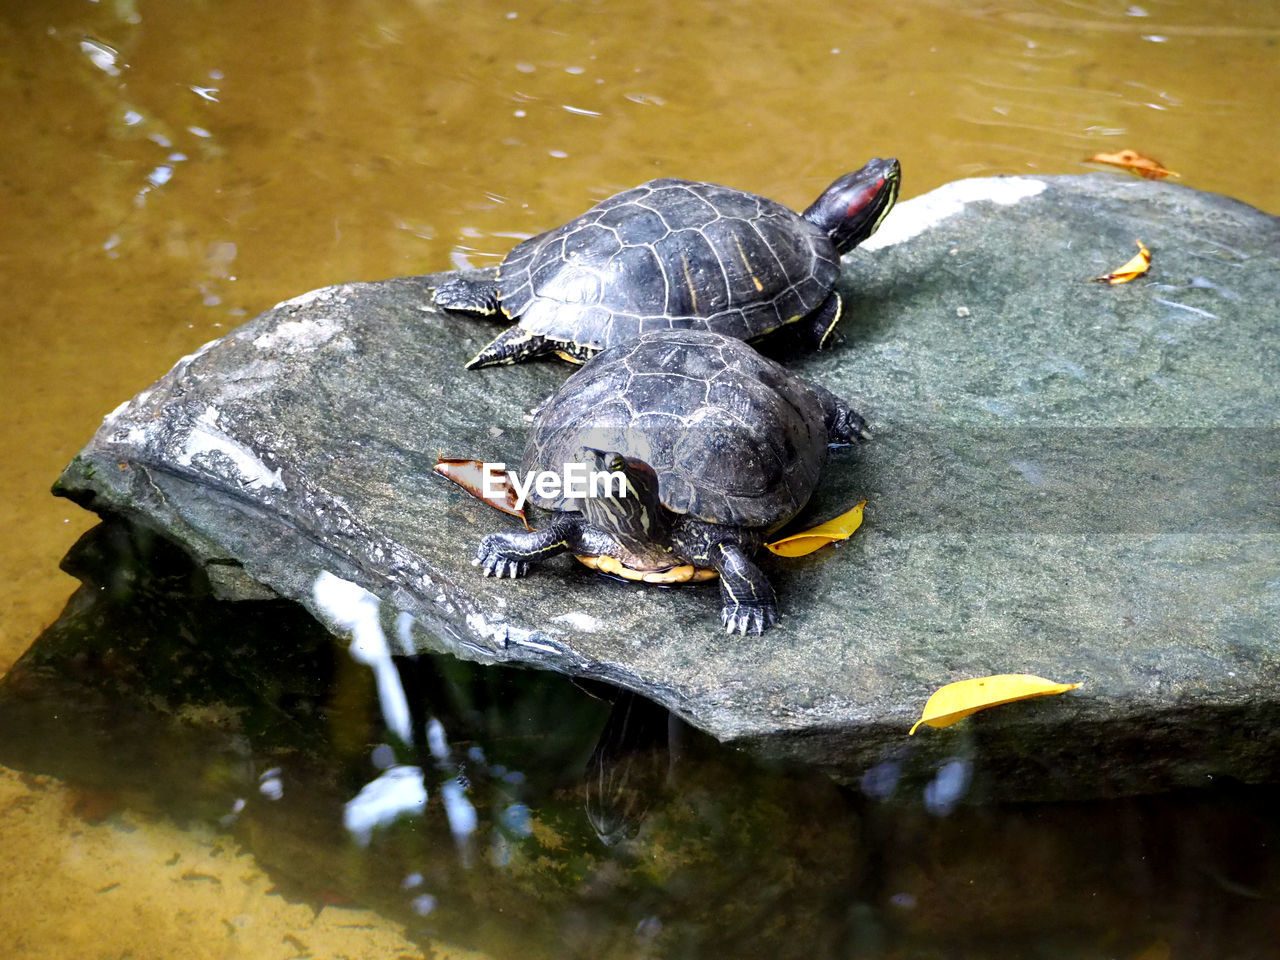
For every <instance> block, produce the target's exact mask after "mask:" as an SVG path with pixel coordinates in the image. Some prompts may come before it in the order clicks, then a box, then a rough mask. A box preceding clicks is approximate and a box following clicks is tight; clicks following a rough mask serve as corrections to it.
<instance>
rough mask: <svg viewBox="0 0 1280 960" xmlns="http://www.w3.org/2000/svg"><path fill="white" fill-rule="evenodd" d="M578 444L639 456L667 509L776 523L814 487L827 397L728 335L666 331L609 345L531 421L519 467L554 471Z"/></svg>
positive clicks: (563, 506) (547, 504)
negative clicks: (823, 398)
mask: <svg viewBox="0 0 1280 960" xmlns="http://www.w3.org/2000/svg"><path fill="white" fill-rule="evenodd" d="M584 447H589V448H592V449H596V450H600V451H604V452H612V453H620V454H622V455H623V456H626V457H629V458H633V459H638V460H642V461H644V462H645V463H646V464H648V465H649V466H650V467H652V468H653V470H654V471H655V472H656V473H657V475H658V489H659V497H660V499H661V500H662V503H663V506H665V507H666V508H667V509H668V510H671V511H673V512H675V513H681V514H689V515H691V516H693V517H696V518H697V519H699V520H705V521H708V522H710V523H724V524H734V525H737V526H749V527H762V528H765V529H773V528H775V527H778V526H781V525H782V524H783V523H786V522H787V521H788V520H790V519H791V518H792V517H794V516H795V515H796V514H797V513H798V512H799V511H800V509H801V508H802V507H803V506H804V505H805V503H807V502H808V500H809V497H810V495H811V494H812V493H813V491H814V489H815V487H816V486H817V484H818V477H819V475H820V473H821V471H822V466H823V464H824V463H825V462H826V457H827V429H826V423H825V420H824V416H823V407H822V401H821V400H820V399H819V398H818V396H817V394H816V393H815V391H814V390H813V388H812V387H810V386H809V384H807V383H806V382H805V381H804V380H802V379H801V378H800V377H798V376H796V375H795V374H793V373H791V372H790V371H789V370H787V369H786V368H785V367H783V366H781V365H780V364H777V363H775V362H773V361H772V360H768V359H766V358H765V357H762V356H760V354H758V353H757V352H756V351H755V350H754V349H752V348H751V347H750V346H748V345H747V344H745V343H743V342H742V341H741V340H737V339H734V338H732V337H728V336H724V335H722V334H718V333H711V332H708V331H704V330H671V331H661V332H655V333H651V334H646V335H644V336H642V337H640V338H638V339H636V340H632V341H631V342H629V343H623V344H619V345H618V346H616V347H613V348H611V349H608V350H605V351H604V352H602V353H599V354H597V355H596V356H595V357H593V358H592V359H591V360H589V361H587V363H586V364H585V365H584V366H583V367H582V369H581V370H579V371H578V372H577V373H575V374H574V375H573V376H571V377H570V378H569V379H568V380H567V381H566V382H565V384H564V385H563V386H562V387H561V388H560V389H559V390H558V391H557V392H556V393H555V394H554V395H553V396H552V397H551V398H550V399H549V400H548V401H547V402H546V403H545V404H544V405H543V406H542V408H541V409H540V410H539V411H538V415H537V416H536V417H535V418H534V424H533V430H532V432H531V434H530V437H529V441H528V443H527V444H526V446H525V451H524V462H523V469H524V470H526V471H528V470H539V471H541V470H553V471H555V472H557V473H560V472H562V471H563V470H564V466H565V464H567V463H572V462H574V461H576V460H578V459H579V453H580V451H581V450H582V448H584ZM530 499H531V500H533V502H534V503H535V504H536V505H537V506H539V507H541V508H543V509H544V510H580V509H581V505H580V504H579V503H578V502H577V501H576V500H574V499H571V498H566V497H563V496H560V497H557V498H547V497H540V496H538V495H537V494H536V492H534V493H531V495H530Z"/></svg>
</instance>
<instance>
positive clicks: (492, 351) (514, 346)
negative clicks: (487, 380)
mask: <svg viewBox="0 0 1280 960" xmlns="http://www.w3.org/2000/svg"><path fill="white" fill-rule="evenodd" d="M561 349H562V346H561V344H558V343H555V342H553V341H551V340H548V339H547V338H546V337H544V336H541V335H540V334H536V333H530V332H529V331H528V330H525V329H524V328H523V327H521V326H520V324H518V323H517V324H514V325H513V326H510V327H508V328H507V329H506V330H503V331H502V333H500V334H498V335H497V336H496V337H494V338H493V340H492V341H490V343H489V345H488V346H487V347H485V348H484V349H483V350H481V351H480V352H479V353H477V354H476V355H475V356H474V357H472V358H471V359H470V360H468V361H467V369H468V370H477V369H479V368H480V367H496V366H500V365H502V364H506V363H519V362H520V361H521V360H528V359H529V358H530V357H541V356H544V355H546V354H549V353H557V352H559V351H560V350H561Z"/></svg>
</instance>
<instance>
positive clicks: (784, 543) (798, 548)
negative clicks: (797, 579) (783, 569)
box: [765, 500, 867, 557]
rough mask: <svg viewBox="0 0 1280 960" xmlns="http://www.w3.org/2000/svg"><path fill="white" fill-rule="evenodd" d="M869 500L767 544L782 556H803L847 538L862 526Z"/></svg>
mask: <svg viewBox="0 0 1280 960" xmlns="http://www.w3.org/2000/svg"><path fill="white" fill-rule="evenodd" d="M866 504H867V501H865V500H863V501H862V502H860V503H859V504H858V505H857V506H856V507H854V508H853V509H852V510H849V511H846V512H845V513H842V514H840V516H838V517H836V518H835V519H834V520H828V521H827V522H826V523H820V524H818V525H817V526H816V527H810V528H809V529H808V530H802V531H800V532H799V533H793V534H791V535H790V536H789V537H783V538H781V539H780V540H775V541H773V543H766V544H765V546H766V547H768V548H769V549H770V550H772V551H773V552H774V553H776V554H777V555H778V556H780V557H803V556H805V555H806V554H810V553H813V551H815V550H819V549H821V548H822V547H825V546H826V545H827V544H829V543H834V542H835V541H837V540H847V539H848V538H849V537H851V536H853V532H854V531H855V530H857V529H858V528H859V527H860V526H862V508H863V507H864V506H866Z"/></svg>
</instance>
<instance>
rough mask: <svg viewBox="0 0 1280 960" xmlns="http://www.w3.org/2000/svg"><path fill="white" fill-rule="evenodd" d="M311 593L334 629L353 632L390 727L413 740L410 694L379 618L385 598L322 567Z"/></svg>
mask: <svg viewBox="0 0 1280 960" xmlns="http://www.w3.org/2000/svg"><path fill="white" fill-rule="evenodd" d="M311 597H312V599H313V600H315V603H316V607H317V608H318V609H319V611H320V614H321V616H322V617H324V619H325V620H326V621H327V623H328V625H329V627H330V628H331V629H333V630H342V631H346V632H349V633H350V634H351V647H350V652H351V658H352V659H353V660H356V661H358V662H360V663H363V664H366V665H367V666H368V667H369V668H370V669H371V670H372V671H373V676H374V679H375V680H376V681H377V684H378V702H379V703H380V704H381V705H382V718H383V720H385V721H386V724H387V728H388V729H389V730H390V731H391V732H392V733H394V734H395V735H396V736H397V737H399V738H400V739H401V741H403V742H404V743H413V731H412V729H411V727H410V722H409V698H408V697H406V696H405V692H404V686H403V684H401V683H400V673H399V672H398V671H397V670H396V665H395V664H394V663H392V661H391V648H390V647H389V646H388V645H387V637H386V634H384V633H383V632H382V624H381V623H380V622H379V620H378V608H379V607H380V606H381V604H382V601H380V600H379V599H378V598H377V597H375V596H374V595H373V594H372V593H370V592H369V591H368V590H366V589H364V587H361V586H358V585H357V584H354V583H352V582H351V581H349V580H343V579H342V578H341V577H335V576H334V575H333V574H331V573H329V571H327V570H322V571H321V572H320V575H319V576H318V577H316V579H315V582H314V583H313V584H312V585H311Z"/></svg>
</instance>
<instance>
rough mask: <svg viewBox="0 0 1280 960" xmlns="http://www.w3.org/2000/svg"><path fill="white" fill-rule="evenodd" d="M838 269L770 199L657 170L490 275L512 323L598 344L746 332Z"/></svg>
mask: <svg viewBox="0 0 1280 960" xmlns="http://www.w3.org/2000/svg"><path fill="white" fill-rule="evenodd" d="M839 275H840V256H839V254H838V253H836V250H835V247H834V246H832V244H831V241H830V240H829V239H828V238H827V236H826V235H825V234H824V233H823V232H822V231H821V230H819V229H818V228H817V227H815V226H813V225H812V224H811V223H809V222H808V221H807V220H805V219H803V218H802V217H800V216H799V215H798V214H796V213H795V212H794V211H792V210H790V209H788V208H787V207H785V206H783V205H782V204H780V203H777V202H775V201H773V200H770V199H768V198H767V197H760V196H756V195H755V194H750V193H743V192H742V191H739V190H733V189H730V188H729V187H722V186H719V185H717V184H713V183H699V182H694V181H689V180H676V179H671V178H665V179H660V180H651V181H649V182H648V183H644V184H641V185H640V186H638V187H635V188H634V189H631V190H626V191H624V192H622V193H619V194H617V195H615V196H613V197H610V198H609V199H607V200H604V201H602V202H601V203H599V204H597V205H596V206H594V207H592V208H591V209H590V210H588V211H587V212H586V213H584V214H582V215H581V216H579V217H575V218H574V219H573V220H570V221H569V222H568V223H566V224H564V225H563V226H561V227H557V228H556V229H554V230H550V231H548V232H547V233H543V234H539V235H538V236H536V237H532V238H530V239H528V240H525V241H524V242H522V243H520V244H518V245H517V246H516V247H515V248H514V249H513V250H512V251H511V252H510V253H509V254H508V255H507V257H506V259H505V260H504V261H503V263H502V266H501V267H500V268H499V284H500V287H501V290H502V294H501V297H502V307H503V310H504V311H505V312H506V313H507V314H508V315H509V316H511V317H513V318H516V319H517V320H519V322H520V325H521V326H522V327H523V328H524V329H526V330H529V331H532V332H533V333H537V334H540V335H542V336H544V337H547V338H549V339H552V340H558V341H561V342H572V343H577V344H582V345H583V346H586V347H590V348H591V349H595V350H599V349H603V348H605V347H607V346H609V345H611V344H613V343H617V342H620V341H621V340H623V339H629V338H631V337H634V336H636V335H637V334H640V333H647V332H650V331H653V330H667V329H685V328H689V327H691V326H693V327H697V328H699V329H702V328H705V329H708V330H714V331H716V332H719V333H724V334H726V335H728V336H731V337H738V338H739V339H746V340H749V339H752V338H754V337H758V336H761V335H763V334H764V333H767V332H768V331H770V330H773V329H775V328H777V327H779V326H782V325H783V324H784V323H787V322H789V321H791V320H795V319H797V318H799V317H802V316H806V315H808V314H809V313H811V312H813V311H814V310H815V309H817V307H818V306H819V305H821V303H822V301H823V300H824V299H826V297H827V295H828V294H829V293H830V292H831V290H832V288H833V287H834V286H835V283H836V280H837V278H838V277H839Z"/></svg>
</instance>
